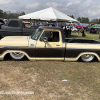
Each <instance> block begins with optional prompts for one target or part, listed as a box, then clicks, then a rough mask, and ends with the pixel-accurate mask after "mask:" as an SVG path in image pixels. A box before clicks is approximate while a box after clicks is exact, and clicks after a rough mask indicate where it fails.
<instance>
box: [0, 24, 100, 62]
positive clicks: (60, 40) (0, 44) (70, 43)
mask: <svg viewBox="0 0 100 100" xmlns="http://www.w3.org/2000/svg"><path fill="white" fill-rule="evenodd" d="M7 54H9V55H10V57H11V58H12V59H13V60H23V59H24V57H27V58H28V59H29V60H59V61H77V60H79V59H80V60H82V61H84V62H90V61H93V60H94V58H97V59H98V60H99V61H100V42H99V41H96V40H89V39H70V38H67V39H65V37H64V31H63V29H61V28H57V27H46V26H41V27H39V28H38V29H37V30H36V32H35V33H34V35H31V36H8V37H4V38H2V39H1V40H0V60H3V59H4V57H5V56H6V55H7Z"/></svg>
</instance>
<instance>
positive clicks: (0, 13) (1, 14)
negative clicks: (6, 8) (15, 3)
mask: <svg viewBox="0 0 100 100" xmlns="http://www.w3.org/2000/svg"><path fill="white" fill-rule="evenodd" d="M2 17H3V10H1V9H0V18H2Z"/></svg>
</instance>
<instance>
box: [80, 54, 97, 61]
mask: <svg viewBox="0 0 100 100" xmlns="http://www.w3.org/2000/svg"><path fill="white" fill-rule="evenodd" d="M94 57H95V56H94V55H92V54H84V55H82V56H81V58H80V59H81V61H83V62H91V61H93V60H94Z"/></svg>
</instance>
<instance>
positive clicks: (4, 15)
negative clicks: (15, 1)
mask: <svg viewBox="0 0 100 100" xmlns="http://www.w3.org/2000/svg"><path fill="white" fill-rule="evenodd" d="M21 15H25V12H24V11H21V10H19V11H16V12H15V13H12V12H11V11H3V10H1V9H0V18H4V19H10V18H18V16H21ZM68 16H70V17H72V18H74V19H75V17H74V15H68ZM77 20H78V21H79V22H80V23H89V24H100V19H97V18H96V19H92V20H91V21H90V20H89V18H88V17H78V18H77Z"/></svg>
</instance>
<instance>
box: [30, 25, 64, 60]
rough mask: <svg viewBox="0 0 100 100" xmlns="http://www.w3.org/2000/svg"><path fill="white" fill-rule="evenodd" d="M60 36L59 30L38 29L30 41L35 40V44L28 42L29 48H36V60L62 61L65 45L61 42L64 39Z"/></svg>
mask: <svg viewBox="0 0 100 100" xmlns="http://www.w3.org/2000/svg"><path fill="white" fill-rule="evenodd" d="M62 36H63V35H62V33H61V29H60V28H53V27H42V26H41V27H39V29H37V31H36V33H35V34H34V35H33V36H31V39H32V40H36V43H35V44H32V43H33V41H30V42H29V45H30V46H32V45H34V46H35V47H36V53H35V54H36V59H37V60H41V59H49V60H50V58H51V59H52V60H54V59H58V60H64V52H65V43H63V42H62V41H63V38H64V37H62ZM41 52H43V53H41Z"/></svg>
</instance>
